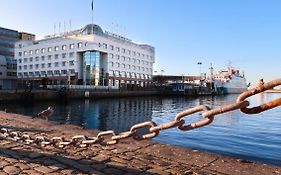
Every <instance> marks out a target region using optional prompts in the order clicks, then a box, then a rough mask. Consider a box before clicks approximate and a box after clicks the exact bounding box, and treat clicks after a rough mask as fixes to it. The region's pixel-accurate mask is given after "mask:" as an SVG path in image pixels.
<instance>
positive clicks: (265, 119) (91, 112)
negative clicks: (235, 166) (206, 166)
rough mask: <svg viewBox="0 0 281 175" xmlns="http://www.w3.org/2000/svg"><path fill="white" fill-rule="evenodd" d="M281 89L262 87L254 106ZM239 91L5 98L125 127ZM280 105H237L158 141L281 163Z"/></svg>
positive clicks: (94, 124) (12, 106)
mask: <svg viewBox="0 0 281 175" xmlns="http://www.w3.org/2000/svg"><path fill="white" fill-rule="evenodd" d="M280 96H281V93H263V94H259V95H256V96H254V97H251V98H249V101H250V103H251V106H255V105H258V104H262V103H264V102H268V101H270V100H273V99H276V98H280ZM236 98H237V95H227V96H214V97H212V96H206V97H198V98H191V97H138V98H115V99H91V100H73V101H67V102H52V101H49V102H36V103H29V104H28V103H24V102H13V103H3V102H2V103H1V104H0V108H1V109H2V110H3V109H7V111H9V112H14V113H19V114H24V115H29V116H35V115H36V114H37V113H38V112H39V111H42V110H43V109H46V108H47V107H48V106H52V107H53V108H54V111H55V112H54V114H53V115H52V116H51V117H50V118H49V120H52V121H56V122H58V123H62V124H64V123H69V124H75V125H80V126H83V127H86V128H94V129H99V130H115V131H116V132H117V133H119V132H122V131H127V130H129V129H130V127H131V126H132V125H134V124H136V123H140V122H143V121H150V120H152V121H154V122H155V123H157V124H161V123H165V122H168V121H171V120H174V117H175V116H176V114H177V113H179V112H181V111H183V110H185V109H189V108H191V107H194V106H196V105H201V104H204V105H208V106H210V107H211V108H214V107H218V106H221V105H226V104H230V103H234V102H235V100H236ZM201 119H202V117H201V115H200V113H196V114H193V115H191V116H188V117H186V118H185V120H186V123H190V122H196V121H199V120H201ZM280 126H281V107H279V108H275V109H272V110H269V111H266V112H263V113H261V114H255V115H247V114H243V113H241V112H240V111H239V110H236V111H232V112H229V113H226V114H221V115H218V116H216V117H215V119H214V122H213V123H211V124H210V125H208V126H205V127H202V128H198V129H194V130H191V131H180V130H179V129H177V128H173V129H168V130H165V131H161V133H160V135H159V136H158V137H156V138H154V140H155V141H157V142H160V143H166V144H171V145H177V146H181V147H186V148H192V149H197V150H205V151H209V152H215V153H219V154H223V155H229V156H233V157H237V158H241V159H247V160H253V161H258V162H263V163H268V164H274V165H281V151H280V150H281V127H280Z"/></svg>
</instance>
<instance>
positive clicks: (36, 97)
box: [0, 90, 158, 101]
mask: <svg viewBox="0 0 281 175" xmlns="http://www.w3.org/2000/svg"><path fill="white" fill-rule="evenodd" d="M157 94H158V93H157V92H156V91H84V90H73V91H51V90H44V91H43V90H41V91H40V90H38V91H32V92H23V91H17V92H16V91H0V101H13V100H30V101H31V100H32V101H40V100H57V99H79V98H80V99H81V98H111V97H137V96H151V95H157Z"/></svg>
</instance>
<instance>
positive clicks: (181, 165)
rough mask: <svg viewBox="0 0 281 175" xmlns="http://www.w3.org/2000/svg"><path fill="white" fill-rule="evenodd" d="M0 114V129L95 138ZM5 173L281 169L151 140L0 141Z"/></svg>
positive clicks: (264, 174)
mask: <svg viewBox="0 0 281 175" xmlns="http://www.w3.org/2000/svg"><path fill="white" fill-rule="evenodd" d="M0 116H1V117H0V121H1V124H0V128H7V129H9V130H12V131H21V132H24V133H26V134H29V135H31V136H39V135H41V136H45V137H48V138H51V137H54V136H65V137H66V138H71V137H72V136H74V135H80V134H83V135H88V136H96V134H97V132H98V131H96V130H89V129H87V130H85V129H82V128H81V127H78V126H73V125H58V124H56V123H54V122H50V121H45V120H41V119H32V118H31V117H27V116H21V115H17V114H12V113H6V112H0ZM186 134H188V132H187V133H186ZM6 174H33V175H37V174H38V175H40V174H49V175H59V174H79V175H80V174H97V175H104V174H114V175H115V174H116V175H123V174H125V175H131V174H132V175H133V174H134V175H154V174H161V175H162V174H163V175H165V174H167V175H169V174H185V175H197V174H198V175H199V174H200V175H201V174H204V175H205V174H222V175H228V174H235V175H237V174H240V175H241V174H243V175H244V174H245V175H253V174H255V175H271V174H272V175H276V174H281V167H279V166H273V165H266V164H261V163H254V162H251V161H247V160H239V159H235V158H231V157H225V156H221V155H218V154H211V153H207V152H202V151H197V150H191V149H185V148H179V147H175V146H171V145H165V144H159V143H156V142H154V141H150V140H148V141H147V140H146V141H135V140H133V139H127V140H124V141H121V142H120V143H118V144H116V145H113V146H101V145H93V146H91V147H89V148H75V147H73V146H68V147H66V148H64V149H58V148H54V147H53V146H47V147H45V148H44V147H39V146H37V145H34V144H31V145H27V144H24V143H21V142H15V141H12V140H9V139H6V138H0V175H6Z"/></svg>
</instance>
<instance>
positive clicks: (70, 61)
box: [15, 24, 155, 87]
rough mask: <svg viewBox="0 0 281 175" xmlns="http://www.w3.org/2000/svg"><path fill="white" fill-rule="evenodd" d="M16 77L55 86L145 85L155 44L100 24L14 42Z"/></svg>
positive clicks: (153, 59) (151, 66)
mask: <svg viewBox="0 0 281 175" xmlns="http://www.w3.org/2000/svg"><path fill="white" fill-rule="evenodd" d="M15 58H16V60H17V77H18V80H22V81H23V82H28V81H29V82H32V83H37V84H43V85H48V84H53V85H64V84H65V85H67V84H70V85H94V86H116V87H120V86H128V85H133V84H134V85H138V86H146V85H148V84H150V83H151V82H152V73H153V64H154V62H155V50H154V47H152V46H150V45H147V44H137V43H135V42H133V41H131V40H129V39H127V38H125V37H122V36H119V35H116V34H113V33H110V32H106V31H103V30H102V29H101V27H99V26H98V25H91V24H89V25H87V26H85V27H84V28H82V29H79V30H75V31H71V32H68V33H64V34H61V35H59V36H55V35H54V36H48V37H46V39H43V40H38V41H19V42H17V43H16V44H15Z"/></svg>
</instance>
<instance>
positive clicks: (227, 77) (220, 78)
mask: <svg viewBox="0 0 281 175" xmlns="http://www.w3.org/2000/svg"><path fill="white" fill-rule="evenodd" d="M212 69H213V68H212V67H211V79H212V81H213V86H214V90H215V92H216V93H217V94H234V93H241V92H244V91H246V90H247V88H248V85H247V82H246V78H245V76H244V73H242V74H241V73H240V72H239V70H235V69H234V68H233V67H230V66H229V67H228V69H227V70H226V71H222V70H220V71H218V73H217V74H215V75H213V73H212Z"/></svg>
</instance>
